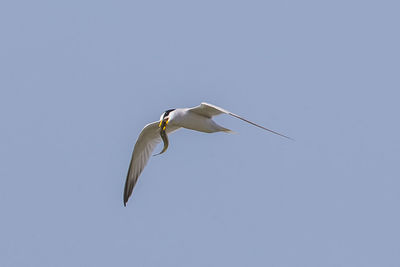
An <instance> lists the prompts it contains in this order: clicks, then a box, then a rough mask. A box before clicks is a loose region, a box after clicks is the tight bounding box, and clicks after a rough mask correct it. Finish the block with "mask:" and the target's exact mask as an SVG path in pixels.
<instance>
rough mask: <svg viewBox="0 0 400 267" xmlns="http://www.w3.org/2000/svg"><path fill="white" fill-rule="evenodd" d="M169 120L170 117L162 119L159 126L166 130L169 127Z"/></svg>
mask: <svg viewBox="0 0 400 267" xmlns="http://www.w3.org/2000/svg"><path fill="white" fill-rule="evenodd" d="M168 121H169V119H168V118H167V119H164V120H162V121H160V124H159V125H158V127H160V128H161V129H162V130H163V131H164V130H165V128H166V127H167V124H168Z"/></svg>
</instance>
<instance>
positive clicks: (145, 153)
mask: <svg viewBox="0 0 400 267" xmlns="http://www.w3.org/2000/svg"><path fill="white" fill-rule="evenodd" d="M220 114H228V115H231V116H233V117H235V118H238V119H240V120H243V121H245V122H247V123H250V124H252V125H254V126H257V127H259V128H261V129H263V130H266V131H269V132H271V133H274V134H276V135H279V136H282V137H284V138H287V139H291V140H293V139H292V138H290V137H288V136H286V135H283V134H280V133H278V132H275V131H273V130H270V129H268V128H265V127H263V126H261V125H258V124H256V123H254V122H252V121H249V120H247V119H245V118H243V117H241V116H239V115H236V114H234V113H232V112H230V111H227V110H225V109H223V108H220V107H218V106H215V105H212V104H208V103H205V102H203V103H201V104H200V105H199V106H196V107H193V108H176V109H169V110H166V111H165V112H163V113H162V114H161V117H160V120H159V121H155V122H152V123H149V124H147V125H146V126H145V127H144V128H143V130H142V131H141V133H140V134H139V137H138V139H137V141H136V144H135V146H134V149H133V153H132V157H131V162H130V164H129V169H128V174H127V177H126V181H125V188H124V195H123V201H124V206H126V203H127V202H128V199H129V197H130V196H131V195H132V191H133V188H134V187H135V185H136V182H137V180H138V178H139V176H140V174H141V173H142V171H143V169H144V167H145V166H146V164H147V162H148V161H149V158H150V156H151V154H152V152H153V150H154V149H155V147H156V146H157V144H158V143H160V142H161V141H163V143H164V147H163V149H162V150H161V152H160V153H158V154H156V155H160V154H162V153H164V152H165V151H166V150H167V148H168V145H169V141H168V135H169V134H171V133H173V132H175V131H176V130H178V129H180V128H186V129H190V130H194V131H199V132H204V133H215V132H227V133H232V132H233V131H231V130H230V129H227V128H225V127H222V126H220V125H218V124H217V123H216V122H215V121H213V120H212V117H214V116H217V115H220ZM156 155H154V156H156Z"/></svg>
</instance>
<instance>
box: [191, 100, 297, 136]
mask: <svg viewBox="0 0 400 267" xmlns="http://www.w3.org/2000/svg"><path fill="white" fill-rule="evenodd" d="M189 111H191V112H194V113H197V114H199V115H202V116H204V117H207V118H211V117H213V116H216V115H219V114H228V115H231V116H233V117H235V118H238V119H240V120H242V121H245V122H247V123H250V124H252V125H254V126H257V127H259V128H261V129H263V130H266V131H269V132H271V133H274V134H277V135H279V136H282V137H285V138H288V139H291V140H293V139H292V138H290V137H288V136H286V135H283V134H280V133H278V132H275V131H273V130H270V129H268V128H265V127H263V126H261V125H258V124H256V123H254V122H252V121H249V120H247V119H245V118H243V117H240V116H239V115H236V114H234V113H232V112H230V111H227V110H226V109H223V108H220V107H217V106H215V105H212V104H208V103H205V102H203V103H201V104H200V105H199V106H197V107H194V108H190V109H189Z"/></svg>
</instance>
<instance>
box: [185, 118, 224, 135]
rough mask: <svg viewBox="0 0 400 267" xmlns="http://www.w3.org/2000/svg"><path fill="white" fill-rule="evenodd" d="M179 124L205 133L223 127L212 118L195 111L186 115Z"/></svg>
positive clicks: (216, 130)
mask: <svg viewBox="0 0 400 267" xmlns="http://www.w3.org/2000/svg"><path fill="white" fill-rule="evenodd" d="M179 126H181V127H183V128H186V129H190V130H195V131H199V132H205V133H214V132H219V131H221V129H222V127H220V126H219V125H218V124H216V123H215V122H214V121H213V120H212V119H210V118H206V117H203V116H200V115H197V114H194V113H190V114H186V116H184V117H183V118H182V119H181V120H180V121H179Z"/></svg>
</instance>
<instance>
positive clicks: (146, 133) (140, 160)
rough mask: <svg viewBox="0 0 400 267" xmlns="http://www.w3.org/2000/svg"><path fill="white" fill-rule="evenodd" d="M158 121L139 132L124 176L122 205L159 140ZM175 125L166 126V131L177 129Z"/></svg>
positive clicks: (170, 131)
mask: <svg viewBox="0 0 400 267" xmlns="http://www.w3.org/2000/svg"><path fill="white" fill-rule="evenodd" d="M158 124H159V122H157V121H156V122H152V123H149V124H147V125H146V126H145V127H144V128H143V130H142V132H141V133H140V135H139V137H138V139H137V141H136V144H135V147H134V149H133V153H132V159H131V163H130V165H129V170H128V175H127V177H126V182H125V189H124V206H126V202H128V199H129V197H130V196H131V194H132V191H133V188H134V187H135V184H136V182H137V180H138V178H139V175H140V174H141V173H142V171H143V169H144V167H145V166H146V164H147V162H148V161H149V158H150V155H151V153H152V152H153V150H154V148H155V147H156V146H157V144H158V143H159V142H160V141H161V136H160V128H159V127H158ZM177 129H178V128H176V127H167V129H166V133H167V134H168V133H172V132H173V131H175V130H177Z"/></svg>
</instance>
